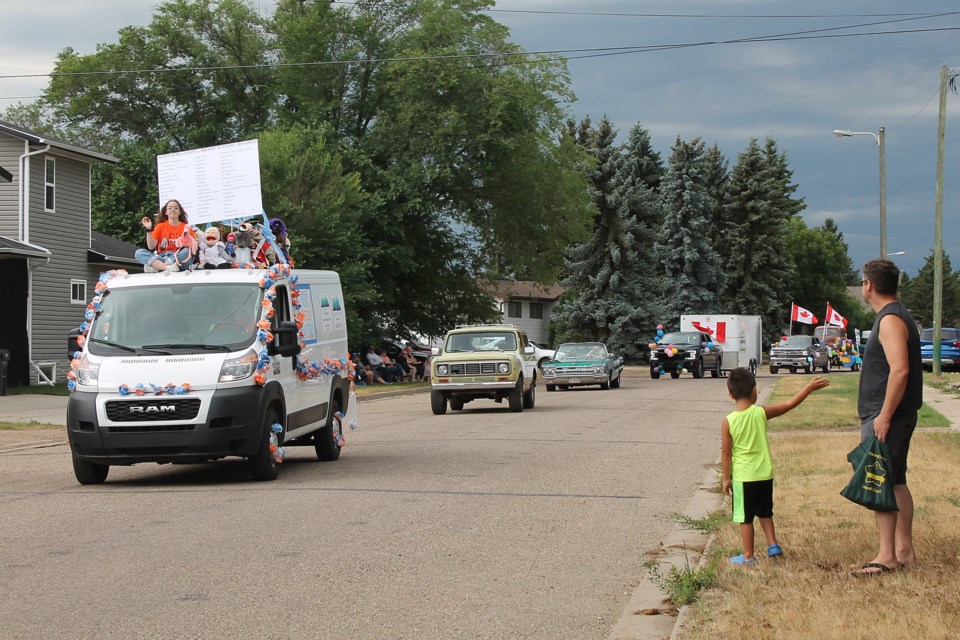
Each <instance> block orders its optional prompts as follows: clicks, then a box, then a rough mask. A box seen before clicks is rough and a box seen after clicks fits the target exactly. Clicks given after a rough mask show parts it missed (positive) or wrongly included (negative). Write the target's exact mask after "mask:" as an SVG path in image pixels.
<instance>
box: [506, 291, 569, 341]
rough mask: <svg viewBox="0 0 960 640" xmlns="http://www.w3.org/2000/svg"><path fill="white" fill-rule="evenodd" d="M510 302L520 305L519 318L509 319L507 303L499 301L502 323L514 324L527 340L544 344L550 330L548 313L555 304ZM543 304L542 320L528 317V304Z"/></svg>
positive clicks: (545, 301)
mask: <svg viewBox="0 0 960 640" xmlns="http://www.w3.org/2000/svg"><path fill="white" fill-rule="evenodd" d="M511 302H519V303H520V308H521V311H520V315H521V316H522V317H520V318H511V317H509V316H508V315H507V312H508V309H507V308H508V304H507V303H508V301H507V300H501V301H500V305H501V308H502V309H503V312H502V314H501V318H502V319H503V320H502V321H503V322H504V323H506V324H515V325H517V326H518V327H520V328H521V329H523V331H524V332H525V333H526V334H527V339H528V340H533V341H534V342H537V343H539V344H546V343H547V337H548V334H549V328H550V313H551V312H552V311H553V307H554V306H556V303H554V302H550V301H547V300H512V301H511ZM531 302H542V303H543V319H540V318H531V317H530V303H531Z"/></svg>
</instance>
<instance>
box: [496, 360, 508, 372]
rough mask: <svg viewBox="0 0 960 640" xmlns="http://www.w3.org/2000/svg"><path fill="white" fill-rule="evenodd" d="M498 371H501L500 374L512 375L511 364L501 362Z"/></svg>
mask: <svg viewBox="0 0 960 640" xmlns="http://www.w3.org/2000/svg"><path fill="white" fill-rule="evenodd" d="M497 371H499V372H500V373H510V363H509V362H501V363H500V364H498V365H497Z"/></svg>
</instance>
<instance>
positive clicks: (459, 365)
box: [450, 362, 500, 376]
mask: <svg viewBox="0 0 960 640" xmlns="http://www.w3.org/2000/svg"><path fill="white" fill-rule="evenodd" d="M498 364H500V363H498V362H455V363H453V364H451V365H450V375H451V376H492V375H495V374H496V373H497V365H498Z"/></svg>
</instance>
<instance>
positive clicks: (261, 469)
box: [250, 409, 283, 481]
mask: <svg viewBox="0 0 960 640" xmlns="http://www.w3.org/2000/svg"><path fill="white" fill-rule="evenodd" d="M278 422H280V419H279V418H278V417H277V412H276V410H275V409H267V412H266V414H265V415H264V416H263V433H262V434H261V436H260V447H259V448H258V449H257V453H256V454H255V455H254V456H253V457H252V458H250V475H252V476H253V479H254V480H258V481H269V480H276V479H277V476H279V475H280V463H279V462H277V461H276V459H275V458H274V454H273V453H271V452H270V443H271V441H275V442H276V445H277V446H278V447H280V446H283V433H282V432H281V433H278V434H276V436H274V433H273V425H274V423H278Z"/></svg>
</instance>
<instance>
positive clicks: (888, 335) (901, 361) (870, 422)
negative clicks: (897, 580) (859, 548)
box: [853, 259, 923, 576]
mask: <svg viewBox="0 0 960 640" xmlns="http://www.w3.org/2000/svg"><path fill="white" fill-rule="evenodd" d="M899 282H900V270H899V269H898V268H897V266H896V265H895V264H893V262H891V261H889V260H885V259H878V260H871V261H870V262H868V263H867V264H865V265H864V266H863V279H862V280H861V286H862V287H863V299H864V300H866V302H867V304H869V305H870V306H871V307H872V308H873V310H874V311H876V312H877V319H876V321H875V322H874V323H873V330H872V331H871V333H870V339H869V340H868V341H867V344H866V347H865V348H864V352H863V368H862V369H861V371H860V393H859V396H858V400H857V411H858V413H859V415H860V440H861V442H862V441H863V440H866V439H867V438H869V437H870V436H872V435H876V436H877V438H878V439H879V440H880V441H881V442H886V443H887V447H888V448H889V449H890V458H891V465H892V467H893V468H892V469H891V470H890V473H889V474H888V477H890V478H893V481H894V493H895V494H896V497H897V507H898V508H899V510H900V511H899V513H898V512H896V511H875V512H874V514H875V516H876V519H877V531H878V532H879V536H880V549H879V551H878V552H877V556H876V557H875V558H874V559H873V560H871V561H870V562H868V563H866V564H864V565H862V566H861V567H860V568H858V569H856V570H855V571H854V572H853V575H856V576H873V575H880V574H883V573H887V572H889V571H892V570H895V569H898V568H900V566H901V565H905V564H910V563H913V562H915V561H916V555H915V553H914V547H913V496H912V495H911V493H910V489H908V488H907V454H908V453H909V451H910V438H911V437H912V436H913V430H914V428H915V427H916V426H917V411H919V409H920V406H921V405H922V404H923V369H922V363H921V360H920V332H919V331H918V329H917V324H916V323H915V322H914V321H913V318H912V317H910V312H909V311H907V309H906V307H904V306H903V305H902V304H901V303H900V301H899V300H897V285H898V284H899Z"/></svg>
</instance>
